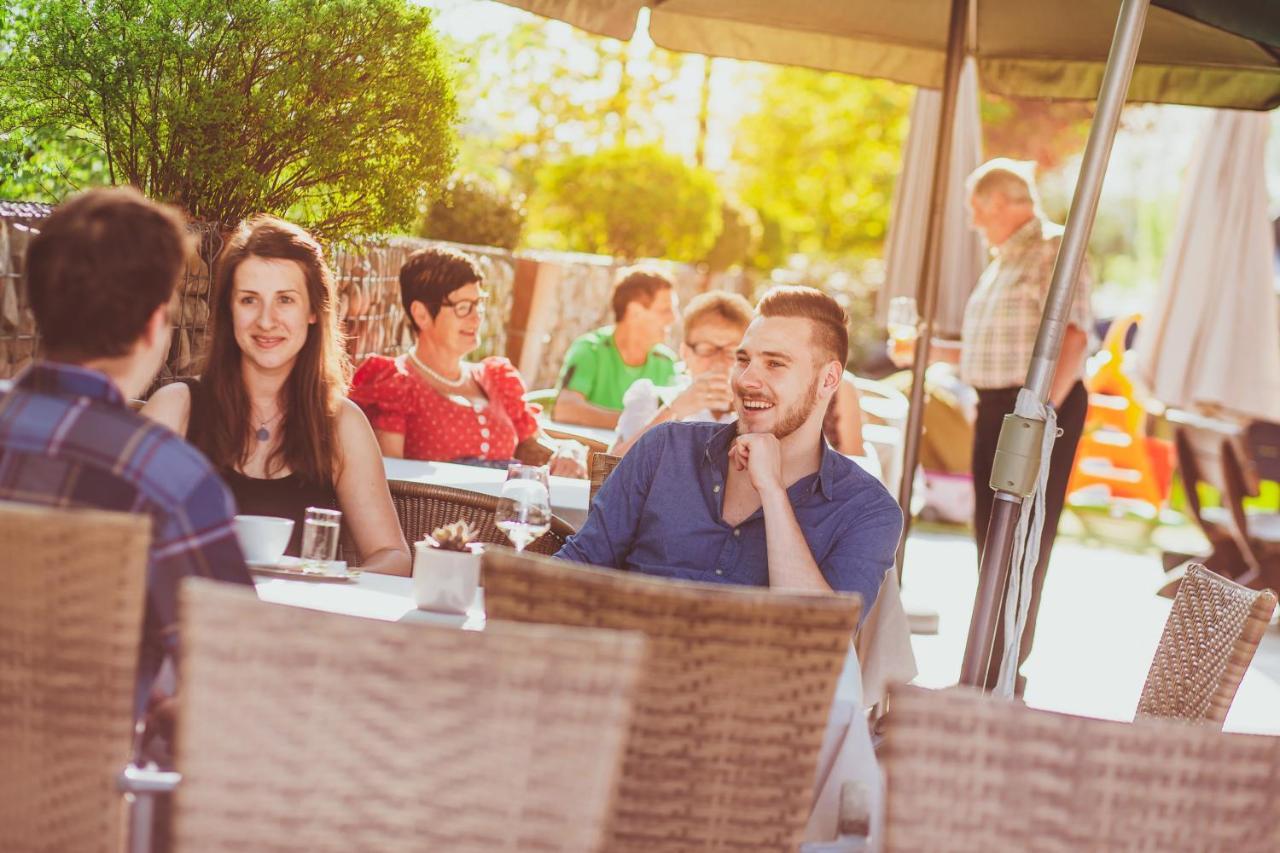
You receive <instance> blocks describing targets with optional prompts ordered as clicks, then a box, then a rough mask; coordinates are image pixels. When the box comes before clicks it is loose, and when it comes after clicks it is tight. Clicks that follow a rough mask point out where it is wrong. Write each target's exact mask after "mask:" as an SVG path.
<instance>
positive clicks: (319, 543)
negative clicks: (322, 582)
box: [298, 506, 342, 574]
mask: <svg viewBox="0 0 1280 853" xmlns="http://www.w3.org/2000/svg"><path fill="white" fill-rule="evenodd" d="M341 533H342V513H341V512H339V511H338V510H336V509H324V508H323V507H318V506H309V507H307V514H306V517H305V519H304V520H303V522H302V548H301V550H300V551H299V553H298V556H299V558H300V559H301V561H302V569H303V571H309V572H322V573H324V574H330V573H331V572H332V571H333V565H332V564H333V558H334V557H336V556H338V538H339V536H340V535H341Z"/></svg>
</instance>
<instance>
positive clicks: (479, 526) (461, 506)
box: [388, 480, 574, 554]
mask: <svg viewBox="0 0 1280 853" xmlns="http://www.w3.org/2000/svg"><path fill="white" fill-rule="evenodd" d="M388 485H389V486H390V488H391V500H392V501H393V502H394V503H395V505H396V515H397V516H399V517H400V529H401V530H402V531H404V538H405V541H407V542H408V543H409V547H410V548H412V547H413V543H414V542H421V541H422V540H423V539H425V538H427V536H429V535H431V531H433V530H435V529H436V528H437V527H440V526H441V525H445V524H451V523H453V522H455V521H458V520H459V519H465V520H466V521H467V522H468V523H469V524H470V525H471V528H472V529H473V530H475V531H476V538H477V541H480V542H487V543H490V544H497V545H508V544H510V541H511V540H509V539H507V537H506V535H505V534H504V533H503V532H502V531H501V530H499V529H498V528H497V525H495V524H494V521H493V511H494V510H495V509H496V508H497V506H498V499H497V498H496V497H495V496H493V495H482V494H480V493H478V492H469V491H467V490H465V489H454V488H450V487H449V486H433V485H429V484H426V483H410V482H406V481H403V480H391V481H389V483H388ZM573 532H574V531H573V525H571V524H569V522H567V521H565V520H564V519H562V518H558V517H554V516H553V517H552V519H551V529H550V530H548V531H547V533H546V534H545V535H544V536H542V537H541V538H540V539H538V540H537V541H535V542H534V543H533V544H531V545H530V546H529V550H530V551H532V552H534V553H535V554H554V553H555V552H556V551H559V550H560V547H561V546H562V545H564V540H566V539H568V538H569V537H570V536H572V535H573Z"/></svg>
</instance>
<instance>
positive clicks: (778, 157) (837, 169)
mask: <svg viewBox="0 0 1280 853" xmlns="http://www.w3.org/2000/svg"><path fill="white" fill-rule="evenodd" d="M912 91H913V90H912V89H911V88H910V87H908V86H899V85H897V84H894V83H888V82H885V81H881V80H865V79H860V78H857V77H851V76H848V75H842V74H824V73H819V72H816V71H810V70H807V69H802V68H783V69H779V70H777V71H776V72H774V73H773V75H772V76H771V78H770V79H769V80H768V82H767V83H766V84H765V87H764V90H763V92H762V93H761V97H760V105H759V108H758V109H757V110H756V111H755V112H754V113H752V114H750V115H748V116H746V117H745V118H744V119H743V121H742V123H741V125H740V127H739V132H738V140H737V145H736V150H735V155H734V159H735V161H736V162H737V163H738V164H739V167H740V169H741V172H742V174H743V179H742V182H741V195H742V198H743V201H745V202H747V203H748V204H750V205H751V206H752V207H754V208H756V209H757V210H758V211H760V215H761V219H762V220H763V221H764V224H765V245H766V246H767V247H771V248H772V252H771V253H770V254H769V255H768V256H766V257H759V258H758V262H760V263H766V264H768V265H771V266H778V265H782V263H783V262H784V261H785V259H786V256H787V255H789V254H792V253H804V254H808V255H813V256H828V257H830V256H840V255H845V256H854V257H866V256H870V255H876V254H878V253H879V252H880V250H881V246H882V244H883V242H884V236H885V232H886V230H887V228H888V222H889V208H890V204H891V201H892V198H893V186H894V181H895V180H896V178H897V175H898V174H899V172H900V171H901V169H902V147H903V142H904V140H905V138H906V131H907V116H908V113H909V111H910V108H911V98H912Z"/></svg>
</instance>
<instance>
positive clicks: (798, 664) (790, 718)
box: [482, 549, 861, 853]
mask: <svg viewBox="0 0 1280 853" xmlns="http://www.w3.org/2000/svg"><path fill="white" fill-rule="evenodd" d="M482 564H483V567H484V576H485V609H486V612H487V615H488V618H489V620H490V621H489V623H488V624H490V625H493V624H495V623H499V622H500V620H516V621H521V622H542V623H551V624H558V625H581V626H587V627H598V628H622V629H634V630H640V631H643V632H644V633H645V634H646V635H647V636H648V637H649V640H650V645H649V664H648V666H647V668H646V671H645V673H644V676H643V679H642V682H641V686H640V691H639V694H638V695H637V698H636V712H635V719H634V722H633V724H632V728H631V734H630V739H629V741H628V744H627V753H626V759H625V761H624V764H623V771H622V781H621V784H620V787H619V792H618V804H617V807H616V808H615V810H614V812H613V816H612V820H611V823H610V827H609V831H608V842H607V847H608V849H609V850H610V851H611V853H631V851H635V853H640V851H643V852H644V853H667V851H672V853H674V851H691V850H725V851H728V850H733V851H749V850H758V851H766V850H767V851H770V853H776V851H782V850H795V849H796V848H797V847H798V845H799V843H800V839H801V836H802V835H803V830H804V825H805V821H806V819H807V817H808V814H809V810H810V808H811V806H812V804H813V785H814V775H815V770H816V764H817V757H818V750H819V748H820V746H821V743H822V738H823V734H824V730H825V727H826V723H827V717H828V714H829V712H830V709H831V701H832V697H833V695H834V690H835V686H836V681H837V679H838V678H839V675H840V671H841V667H842V665H843V663H844V661H845V658H846V655H847V654H848V651H849V645H850V638H851V637H852V635H853V630H854V627H855V626H856V625H857V623H858V614H859V611H860V609H861V608H860V604H859V599H858V598H857V597H856V596H850V595H837V594H830V595H812V594H802V593H785V592H777V591H773V590H769V589H758V588H752V587H729V586H720V585H714V584H698V583H691V582H681V581H670V580H665V579H659V578H650V577H645V576H640V575H634V574H630V573H627V572H619V571H613V570H607V569H596V568H590V567H586V566H579V565H574V564H571V563H565V562H562V561H557V560H549V559H546V558H540V557H530V556H527V555H525V556H521V555H519V554H516V553H515V552H514V551H511V550H510V549H487V550H486V551H485V554H484V556H483V557H482Z"/></svg>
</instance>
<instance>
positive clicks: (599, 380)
mask: <svg viewBox="0 0 1280 853" xmlns="http://www.w3.org/2000/svg"><path fill="white" fill-rule="evenodd" d="M675 376H676V356H675V353H673V352H672V351H671V349H670V348H668V347H666V346H663V345H662V344H658V345H657V346H655V347H654V348H653V349H651V350H649V355H648V356H647V357H646V358H645V360H644V364H640V365H637V366H635V367H632V366H631V365H629V364H627V363H626V362H624V361H623V360H622V354H621V353H619V352H618V347H617V345H616V344H615V343H614V342H613V326H605V327H604V328H601V329H596V330H595V331H594V332H587V333H586V334H585V335H583V336H582V337H580V338H578V339H577V340H576V341H574V342H573V343H572V344H571V345H570V346H569V351H568V352H567V353H565V356H564V367H562V368H560V388H562V389H568V390H570V391H577V392H578V393H580V394H582V396H584V397H586V398H587V402H589V403H593V404H595V405H597V406H600V407H602V408H605V409H613V410H614V411H617V412H620V411H622V395H623V394H625V393H627V389H628V388H630V387H631V383H632V382H635V381H636V380H637V379H648V380H650V381H652V382H653V384H654V385H670V384H671V383H672V381H674V379H675Z"/></svg>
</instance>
